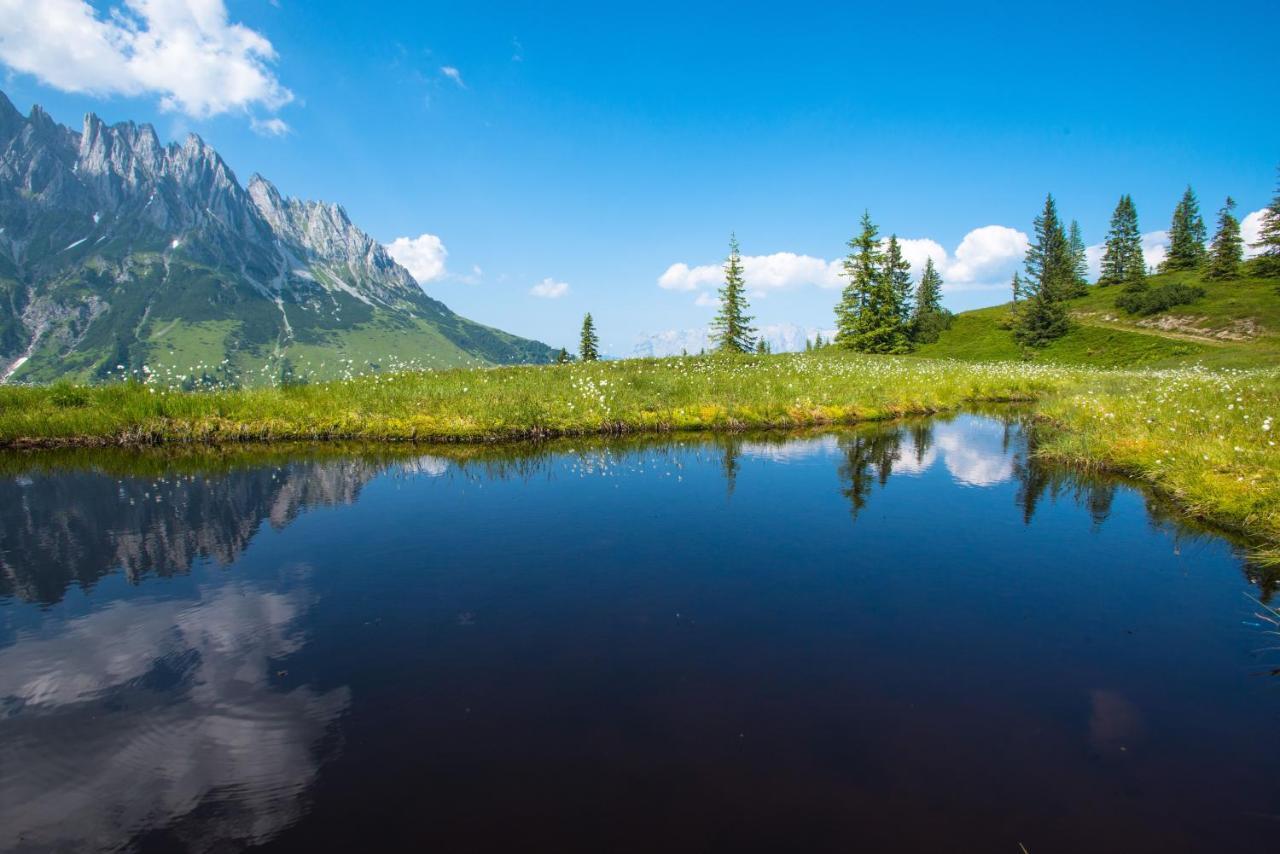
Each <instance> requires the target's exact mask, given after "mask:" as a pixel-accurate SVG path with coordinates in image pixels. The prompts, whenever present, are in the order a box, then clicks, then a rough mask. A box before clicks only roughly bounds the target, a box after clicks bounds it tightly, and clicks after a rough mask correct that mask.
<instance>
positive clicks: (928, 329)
mask: <svg viewBox="0 0 1280 854" xmlns="http://www.w3.org/2000/svg"><path fill="white" fill-rule="evenodd" d="M950 320H951V314H950V312H948V311H947V310H946V309H945V308H943V307H942V275H941V274H940V273H939V272H938V268H937V267H935V266H934V264H933V259H932V258H928V259H926V260H925V262H924V272H922V273H921V274H920V283H919V284H918V285H916V308H915V314H914V315H913V316H912V318H911V340H912V341H915V342H916V343H919V344H929V343H932V342H934V341H937V340H938V336H939V335H940V334H941V333H942V330H943V329H946V328H947V326H948V325H950Z"/></svg>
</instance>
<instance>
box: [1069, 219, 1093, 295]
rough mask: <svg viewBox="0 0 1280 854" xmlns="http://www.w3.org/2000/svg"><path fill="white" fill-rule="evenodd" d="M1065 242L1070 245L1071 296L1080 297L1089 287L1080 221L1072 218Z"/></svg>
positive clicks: (1086, 259) (1087, 263) (1087, 266)
mask: <svg viewBox="0 0 1280 854" xmlns="http://www.w3.org/2000/svg"><path fill="white" fill-rule="evenodd" d="M1067 244H1068V245H1069V246H1070V247H1071V271H1072V272H1073V273H1074V274H1075V287H1073V288H1072V289H1071V296H1072V297H1082V296H1084V295H1085V294H1086V293H1087V292H1088V290H1087V289H1088V287H1089V258H1088V256H1087V255H1086V254H1085V249H1084V238H1083V237H1082V236H1081V235H1080V223H1078V222H1076V221H1075V220H1074V219H1073V220H1071V228H1069V229H1068V230H1067Z"/></svg>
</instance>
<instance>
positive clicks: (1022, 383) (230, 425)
mask: <svg viewBox="0 0 1280 854" xmlns="http://www.w3.org/2000/svg"><path fill="white" fill-rule="evenodd" d="M1015 401H1016V402H1033V403H1034V411H1035V415H1036V417H1037V419H1038V420H1039V422H1040V424H1041V428H1040V429H1039V431H1038V432H1039V436H1038V440H1037V453H1038V455H1040V456H1042V457H1044V458H1045V459H1048V460H1052V461H1055V462H1058V463H1063V464H1067V465H1072V466H1077V467H1081V468H1085V469H1094V470H1107V471H1110V472H1114V473H1117V474H1122V475H1125V476H1127V477H1130V478H1134V479H1136V480H1138V481H1140V482H1142V483H1144V484H1146V485H1148V486H1150V487H1152V488H1154V489H1156V490H1158V491H1160V492H1161V493H1162V494H1164V495H1166V496H1168V497H1169V498H1171V499H1172V500H1173V501H1174V502H1175V503H1176V504H1178V505H1179V506H1180V507H1182V508H1183V509H1184V510H1185V511H1186V512H1187V513H1188V514H1190V515H1192V516H1195V517H1197V518H1201V519H1204V520H1206V521H1211V522H1213V523H1214V524H1217V525H1221V526H1223V527H1226V528H1230V529H1233V530H1238V531H1241V532H1244V533H1246V534H1247V535H1249V536H1250V537H1254V538H1257V539H1258V540H1260V541H1262V542H1264V543H1265V544H1266V548H1267V550H1268V551H1269V552H1270V553H1272V554H1274V555H1277V556H1280V450H1278V449H1277V446H1276V440H1275V438H1274V437H1275V432H1276V431H1273V429H1272V418H1273V417H1276V416H1280V370H1277V369H1258V370H1249V371H1229V370H1223V371H1206V370H1197V369H1178V370H1169V371H1124V370H1099V369H1090V368H1068V367H1057V366H1047V365H1032V364H1025V363H1017V362H992V363H966V362H954V361H939V360H929V359H919V358H901V357H874V356H859V355H853V354H846V353H841V352H836V351H824V352H822V353H819V354H813V355H807V354H792V355H780V356H767V357H742V358H724V357H714V356H711V357H699V358H684V359H640V360H629V361H621V362H596V363H586V364H574V365H561V366H549V367H540V368H536V367H512V368H491V369H472V370H454V371H442V372H426V373H410V374H396V375H382V376H367V377H362V378H358V379H353V380H347V381H342V382H333V383H325V384H317V385H308V386H299V387H288V388H264V389H250V390H218V391H198V392H180V391H173V390H168V389H161V388H156V387H155V386H145V385H137V384H135V385H114V386H102V387H94V388H83V387H73V386H52V387H44V388H35V387H0V448H35V447H76V446H79V447H94V446H124V447H128V446H141V445H158V444H201V445H222V444H232V443H276V442H293V441H339V440H341V441H359V442H422V443H437V444H443V443H454V442H500V441H511V440H521V439H548V438H554V437H557V436H579V435H622V434H635V433H669V432H671V433H674V432H683V431H736V430H744V429H756V428H766V429H767V428H784V429H792V428H803V427H815V426H822V425H836V424H854V423H859V422H866V421H874V420H882V419H888V418H895V417H901V416H907V415H928V414H933V413H941V412H949V411H954V410H957V409H961V408H964V407H971V406H975V405H979V404H983V403H996V402H1015ZM1277 431H1280V425H1277Z"/></svg>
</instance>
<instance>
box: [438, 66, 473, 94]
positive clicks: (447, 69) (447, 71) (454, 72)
mask: <svg viewBox="0 0 1280 854" xmlns="http://www.w3.org/2000/svg"><path fill="white" fill-rule="evenodd" d="M440 73H441V74H443V75H444V76H445V77H448V78H449V79H450V80H452V81H453V82H454V83H457V84H458V87H459V88H461V89H465V88H467V84H466V82H465V81H464V80H463V79H462V72H461V71H459V70H458V69H456V68H454V67H453V66H452V65H442V66H440Z"/></svg>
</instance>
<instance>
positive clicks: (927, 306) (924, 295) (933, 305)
mask: <svg viewBox="0 0 1280 854" xmlns="http://www.w3.org/2000/svg"><path fill="white" fill-rule="evenodd" d="M940 311H942V274H940V273H939V272H938V268H937V267H935V266H934V264H933V259H932V258H926V259H925V262H924V272H922V273H921V274H920V284H918V285H916V317H920V316H922V315H925V314H934V313H937V312H940Z"/></svg>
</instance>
